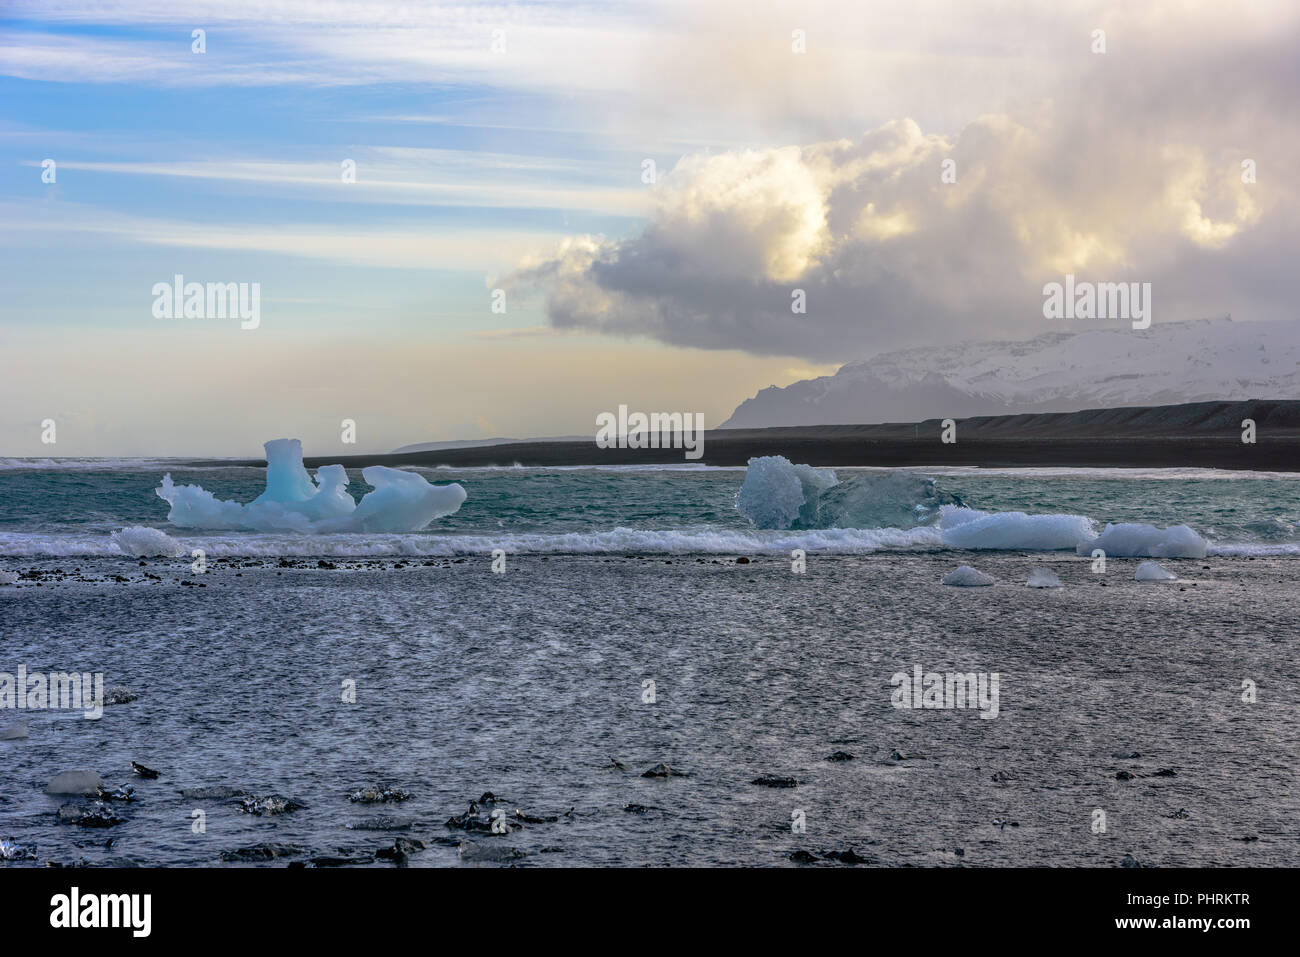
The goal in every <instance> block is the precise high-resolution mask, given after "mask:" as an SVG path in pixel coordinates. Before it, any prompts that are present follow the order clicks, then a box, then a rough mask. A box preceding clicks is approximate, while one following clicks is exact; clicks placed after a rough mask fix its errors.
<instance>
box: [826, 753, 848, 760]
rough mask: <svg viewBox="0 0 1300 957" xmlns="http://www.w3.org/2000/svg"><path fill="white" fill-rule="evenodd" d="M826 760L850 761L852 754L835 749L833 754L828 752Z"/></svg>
mask: <svg viewBox="0 0 1300 957" xmlns="http://www.w3.org/2000/svg"><path fill="white" fill-rule="evenodd" d="M826 760H827V761H852V760H853V755H851V754H849V752H847V751H836V752H835V753H834V754H828V755H827V756H826Z"/></svg>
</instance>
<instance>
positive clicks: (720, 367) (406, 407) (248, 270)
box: [0, 0, 1297, 456]
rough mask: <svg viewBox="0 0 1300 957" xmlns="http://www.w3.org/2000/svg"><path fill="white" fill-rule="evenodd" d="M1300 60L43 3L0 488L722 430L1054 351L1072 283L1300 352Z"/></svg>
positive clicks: (344, 11) (953, 12)
mask: <svg viewBox="0 0 1300 957" xmlns="http://www.w3.org/2000/svg"><path fill="white" fill-rule="evenodd" d="M181 8H183V9H181ZM1099 27H1101V28H1104V29H1105V30H1106V32H1107V35H1108V39H1109V43H1110V49H1109V50H1108V52H1106V54H1105V55H1104V56H1098V55H1096V53H1095V51H1092V50H1090V48H1089V47H1090V43H1091V36H1092V33H1093V31H1094V30H1095V29H1097V28H1099ZM194 29H202V30H204V31H205V37H204V42H205V45H206V52H203V53H196V52H194V51H193V49H192V43H193V41H192V36H191V35H192V31H193V30H194ZM1296 35H1297V34H1296V15H1295V11H1294V10H1291V9H1290V8H1289V7H1288V6H1287V5H1286V4H1283V3H1271V2H1263V3H1260V4H1256V5H1252V6H1251V7H1250V9H1249V10H1248V11H1245V12H1242V11H1235V12H1234V11H1226V12H1225V11H1223V10H1222V8H1221V5H1217V4H1210V3H1206V4H1203V5H1202V4H1182V3H1178V4H1175V3H1172V2H1171V3H1164V2H1153V3H1152V4H1150V5H1148V6H1146V7H1144V9H1143V10H1142V11H1140V12H1134V11H1133V10H1132V9H1131V6H1130V5H1128V4H1120V3H1098V2H1079V3H1072V4H1064V5H1061V6H1060V7H1059V8H1055V9H1052V10H1046V9H1044V7H1043V5H1041V4H1034V3H1029V2H1026V3H992V2H990V3H982V2H976V3H969V4H953V3H950V2H943V0H923V2H920V3H918V4H917V5H915V6H912V7H910V8H908V9H906V10H903V9H899V7H898V5H896V4H890V3H884V2H881V3H875V2H872V3H848V2H838V0H824V2H810V3H785V2H774V3H770V4H760V5H754V4H749V3H740V2H733V0H719V2H718V3H716V4H704V5H701V4H697V3H685V2H683V3H678V2H663V3H645V2H635V3H623V2H599V3H567V2H534V3H522V4H493V3H482V4H459V5H451V4H435V3H421V4H412V3H402V2H397V0H374V2H365V3H362V2H348V0H340V2H333V3H320V2H312V0H277V2H274V3H265V2H252V0H229V2H220V3H219V2H216V0H195V2H193V3H188V4H175V3H170V2H163V0H106V2H98V3H89V2H78V0H45V2H39V3H38V2H34V0H15V2H12V3H9V4H7V5H6V7H5V11H4V13H3V15H2V16H0V104H3V105H2V106H0V216H2V217H3V220H4V223H5V225H6V229H5V230H4V231H3V245H4V249H3V256H4V263H5V266H4V268H3V270H0V343H2V344H3V347H4V354H5V360H6V361H5V375H4V376H3V377H2V381H0V454H3V455H37V456H44V455H93V454H99V455H126V454H141V455H159V454H213V455H243V454H250V453H253V452H256V450H257V448H258V447H259V446H260V443H261V442H262V441H263V440H265V439H267V438H271V437H275V436H280V435H293V436H298V437H301V438H303V439H304V442H305V443H306V445H307V447H308V449H309V451H312V450H314V449H319V450H320V451H321V452H322V454H328V453H329V452H331V451H357V450H358V449H343V448H341V447H340V446H339V434H340V427H339V422H340V420H341V419H342V418H352V419H355V420H357V422H358V437H359V440H358V448H359V449H360V450H373V451H379V450H385V449H389V448H392V447H395V446H398V445H403V444H407V443H412V442H419V441H431V440H439V439H451V438H477V437H485V436H490V435H511V436H519V435H547V434H573V433H585V432H589V431H591V430H592V429H593V424H592V423H593V422H594V416H595V415H596V414H598V413H599V412H601V411H605V410H609V409H615V408H617V407H618V405H620V404H628V405H630V406H631V407H633V408H637V407H640V408H646V409H662V410H680V411H702V412H703V413H704V414H705V417H706V423H707V424H709V425H715V424H718V423H719V422H721V421H722V420H723V419H724V418H726V416H727V415H728V413H729V412H730V411H731V409H732V408H733V407H734V406H735V405H736V404H737V403H739V402H740V401H741V400H743V399H745V398H747V397H748V396H750V395H752V394H753V393H754V392H755V391H757V390H758V389H760V388H763V387H765V386H768V385H771V384H778V385H784V384H787V383H789V382H791V381H793V380H794V379H797V378H803V377H808V376H813V375H817V374H827V373H829V372H831V371H833V370H834V368H835V367H836V366H837V365H838V364H839V363H840V362H842V361H847V360H850V359H856V358H860V357H863V356H866V355H870V354H872V353H873V352H875V351H880V350H883V349H888V348H894V347H897V346H904V345H915V344H920V343H924V342H925V341H933V339H934V337H936V336H942V337H945V338H952V337H957V336H960V337H962V338H986V337H999V336H1005V337H1011V338H1018V337H1024V336H1028V335H1032V334H1036V333H1038V332H1041V331H1043V330H1042V327H1041V314H1040V313H1039V310H1038V309H1037V305H1036V299H1037V297H1038V289H1039V288H1040V287H1041V284H1042V282H1043V280H1044V278H1053V277H1054V275H1055V274H1059V273H1060V272H1063V271H1066V270H1077V271H1079V272H1080V273H1081V274H1082V273H1086V272H1087V271H1088V270H1097V271H1098V273H1097V275H1098V277H1099V278H1107V279H1109V278H1114V279H1130V278H1131V279H1147V280H1151V281H1155V282H1156V283H1157V285H1158V287H1159V288H1160V289H1161V290H1162V294H1161V295H1162V298H1161V299H1160V300H1159V301H1161V302H1162V303H1163V304H1165V310H1166V311H1165V312H1164V313H1163V314H1162V316H1161V318H1165V319H1181V318H1196V317H1197V316H1198V315H1209V314H1222V313H1223V312H1227V311H1232V312H1234V315H1238V316H1239V317H1242V318H1245V317H1252V318H1261V319H1272V318H1283V317H1287V318H1289V317H1292V316H1293V315H1294V310H1293V307H1292V303H1294V299H1295V293H1296V289H1295V285H1294V282H1295V280H1294V277H1293V276H1292V275H1291V273H1292V272H1293V270H1290V269H1289V268H1283V265H1282V262H1281V261H1284V260H1286V259H1287V256H1288V255H1290V258H1291V259H1292V260H1293V258H1294V257H1293V254H1294V252H1295V245H1296V244H1295V237H1294V235H1293V232H1294V230H1293V228H1292V225H1291V224H1293V223H1294V222H1295V217H1294V216H1291V215H1289V214H1290V213H1293V212H1294V208H1295V207H1294V201H1295V192H1296V188H1295V185H1294V184H1291V183H1289V182H1286V181H1285V179H1284V178H1283V177H1281V176H1280V175H1279V174H1278V171H1279V170H1281V169H1291V170H1293V169H1294V159H1295V155H1294V148H1295V145H1296V142H1295V135H1294V133H1293V132H1292V131H1293V130H1294V127H1295V124H1294V123H1292V122H1288V121H1287V116H1286V111H1287V110H1289V109H1291V108H1293V105H1294V102H1295V93H1296V89H1295V87H1296V83H1295V72H1294V66H1291V67H1289V68H1288V67H1287V66H1286V64H1287V63H1288V62H1292V61H1294V57H1293V56H1290V52H1293V49H1294V48H1293V46H1291V41H1293V40H1294V38H1295V37H1296ZM1213 60H1217V61H1219V62H1220V63H1221V64H1226V66H1222V67H1220V68H1219V69H1216V70H1215V71H1214V72H1215V76H1216V82H1215V84H1214V85H1213V86H1212V87H1211V88H1207V89H1204V90H1202V89H1197V90H1196V95H1194V96H1192V95H1188V94H1187V90H1188V88H1189V87H1190V86H1192V85H1196V84H1202V81H1200V80H1197V79H1196V78H1195V77H1196V76H1199V75H1200V74H1199V73H1197V74H1194V73H1188V71H1189V70H1192V69H1193V67H1195V66H1196V64H1197V63H1204V62H1210V61H1213ZM1180 71H1181V72H1180ZM1203 72H1204V71H1201V73H1203ZM1181 74H1186V77H1185V78H1180V76H1181ZM1202 85H1203V84H1202ZM1243 103H1244V104H1248V107H1243V106H1242V104H1243ZM1287 104H1290V106H1287ZM1225 116H1226V117H1227V119H1223V117H1225ZM1293 118H1294V117H1293V116H1292V119H1293ZM1243 156H1251V157H1257V158H1258V159H1259V161H1260V163H1261V165H1262V168H1263V169H1265V170H1266V171H1268V172H1267V175H1266V176H1264V177H1261V180H1260V183H1259V184H1258V185H1257V186H1256V185H1254V184H1252V188H1249V189H1248V188H1246V187H1244V186H1243V185H1242V184H1241V183H1240V182H1238V177H1237V174H1236V170H1237V169H1238V165H1239V162H1240V159H1241V157H1243ZM47 158H48V159H53V160H54V161H55V163H56V164H57V166H56V169H57V179H56V182H54V183H46V182H42V167H41V163H42V161H43V160H45V159H47ZM945 158H953V159H954V160H955V161H956V162H957V163H959V164H960V169H961V178H960V181H959V182H958V184H956V185H955V187H954V188H953V189H951V190H946V191H945V190H944V189H943V188H941V187H940V186H939V185H938V169H939V164H940V162H941V161H942V160H944V159H945ZM344 160H353V161H355V164H356V182H354V183H345V182H343V179H342V176H341V163H342V162H343V161H344ZM647 161H653V162H654V164H655V169H656V174H657V175H656V178H655V182H653V183H647V182H645V181H644V179H643V171H644V169H645V164H646V163H647ZM1288 163H1290V165H1289V166H1288V165H1287V164H1288ZM177 273H180V274H183V275H184V276H185V277H186V279H187V280H190V281H198V282H223V283H224V282H249V283H252V282H257V283H259V284H260V288H261V295H262V300H261V302H262V307H261V313H262V316H261V324H260V326H259V327H258V328H257V329H255V330H241V329H240V328H239V325H238V323H237V322H233V321H225V320H220V319H188V320H187V319H177V320H161V319H158V318H155V317H154V315H153V314H152V312H151V304H152V295H151V292H150V290H151V289H152V287H153V286H154V284H155V283H158V282H160V281H162V282H169V281H170V280H171V278H172V276H173V275H175V274H177ZM795 287H800V288H806V290H807V291H808V293H809V301H810V302H811V303H812V304H813V306H812V308H810V310H809V312H808V314H807V315H806V316H805V317H801V318H798V319H795V318H793V317H792V315H791V312H790V309H789V302H790V294H791V290H792V289H793V288H795ZM498 288H502V289H505V290H506V291H507V303H508V308H507V310H506V312H505V313H499V312H493V311H492V309H491V302H492V299H491V296H492V291H493V290H494V289H498ZM47 419H54V420H55V421H56V422H57V423H58V441H57V443H56V445H54V446H50V445H48V444H45V443H43V442H42V441H41V435H42V428H41V423H42V422H43V421H45V420H47Z"/></svg>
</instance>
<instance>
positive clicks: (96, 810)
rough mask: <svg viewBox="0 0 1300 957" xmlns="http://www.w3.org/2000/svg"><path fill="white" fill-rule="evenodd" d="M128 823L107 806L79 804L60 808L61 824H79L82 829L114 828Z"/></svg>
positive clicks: (65, 805)
mask: <svg viewBox="0 0 1300 957" xmlns="http://www.w3.org/2000/svg"><path fill="white" fill-rule="evenodd" d="M125 821H126V818H124V817H118V816H117V814H115V813H114V812H113V809H112V808H110V807H109V806H108V805H107V804H99V803H96V804H92V805H90V806H89V807H82V806H81V805H79V804H64V805H63V806H61V807H60V808H59V823H60V824H77V825H79V826H81V827H112V826H113V825H115V824H122V823H123V822H125Z"/></svg>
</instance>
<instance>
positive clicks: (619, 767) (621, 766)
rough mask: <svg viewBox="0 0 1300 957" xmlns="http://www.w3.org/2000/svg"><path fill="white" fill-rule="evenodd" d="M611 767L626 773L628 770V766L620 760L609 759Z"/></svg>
mask: <svg viewBox="0 0 1300 957" xmlns="http://www.w3.org/2000/svg"><path fill="white" fill-rule="evenodd" d="M609 766H610V767H611V768H614V769H616V770H618V771H626V770H627V765H626V764H624V763H623V762H622V761H620V760H619V759H618V758H610V759H609Z"/></svg>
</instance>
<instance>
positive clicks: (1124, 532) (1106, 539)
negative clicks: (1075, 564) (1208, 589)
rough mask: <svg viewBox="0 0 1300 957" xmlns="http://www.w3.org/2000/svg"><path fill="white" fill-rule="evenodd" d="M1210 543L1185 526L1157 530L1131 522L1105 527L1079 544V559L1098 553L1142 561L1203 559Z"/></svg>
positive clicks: (1154, 527) (1151, 526) (1152, 526)
mask: <svg viewBox="0 0 1300 957" xmlns="http://www.w3.org/2000/svg"><path fill="white" fill-rule="evenodd" d="M1208 547H1209V542H1207V541H1206V540H1205V539H1203V538H1201V536H1200V535H1197V534H1196V533H1195V532H1194V531H1192V530H1191V529H1190V528H1188V527H1187V526H1186V525H1171V526H1170V527H1169V528H1156V526H1154V525H1140V524H1137V523H1134V522H1120V523H1118V524H1112V525H1107V526H1106V528H1105V529H1104V530H1103V531H1102V533H1101V534H1100V535H1099V536H1097V537H1096V538H1089V539H1088V540H1086V541H1082V542H1080V543H1079V545H1078V547H1077V551H1078V553H1079V554H1080V555H1091V554H1092V551H1093V549H1097V548H1099V549H1101V550H1102V551H1103V552H1105V553H1106V554H1107V555H1111V556H1121V557H1132V558H1137V557H1142V558H1204V557H1205V552H1206V549H1207V548H1208Z"/></svg>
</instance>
